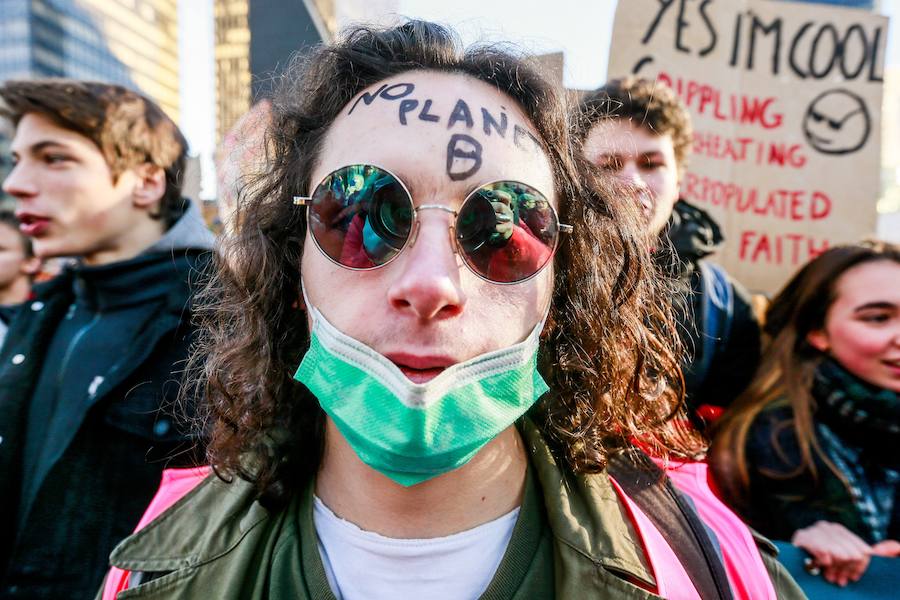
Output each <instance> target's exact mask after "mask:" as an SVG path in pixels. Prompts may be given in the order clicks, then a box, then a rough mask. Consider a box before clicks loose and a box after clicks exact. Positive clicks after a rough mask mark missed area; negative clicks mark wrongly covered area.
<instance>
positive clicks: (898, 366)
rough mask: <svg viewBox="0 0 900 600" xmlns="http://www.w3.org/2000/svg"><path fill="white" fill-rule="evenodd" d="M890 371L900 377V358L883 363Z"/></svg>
mask: <svg viewBox="0 0 900 600" xmlns="http://www.w3.org/2000/svg"><path fill="white" fill-rule="evenodd" d="M881 362H882V364H884V365H885V366H886V367H887V368H888V369H890V370H891V371H893V372H894V375H900V358H898V359H896V360H883V361H881Z"/></svg>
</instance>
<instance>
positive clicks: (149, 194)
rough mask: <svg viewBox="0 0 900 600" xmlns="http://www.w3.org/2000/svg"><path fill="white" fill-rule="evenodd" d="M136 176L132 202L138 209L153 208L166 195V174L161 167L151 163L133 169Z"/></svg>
mask: <svg viewBox="0 0 900 600" xmlns="http://www.w3.org/2000/svg"><path fill="white" fill-rule="evenodd" d="M132 171H134V173H135V175H136V181H135V183H134V190H133V191H132V193H131V196H132V202H133V203H134V205H135V206H136V207H138V208H153V207H155V206H156V205H158V204H159V201H160V199H162V197H163V194H165V193H166V173H165V171H163V169H162V168H161V167H158V166H156V165H153V164H150V163H144V164H142V165H138V166H136V167H134V168H133V169H132Z"/></svg>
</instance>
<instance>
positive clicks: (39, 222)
mask: <svg viewBox="0 0 900 600" xmlns="http://www.w3.org/2000/svg"><path fill="white" fill-rule="evenodd" d="M16 218H17V219H18V220H19V231H21V232H22V233H24V234H25V235H27V236H28V237H40V236H42V235H43V234H44V233H46V232H47V228H49V227H50V219H49V218H48V217H45V216H43V215H37V214H34V213H27V212H19V213H16Z"/></svg>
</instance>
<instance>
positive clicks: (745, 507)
mask: <svg viewBox="0 0 900 600" xmlns="http://www.w3.org/2000/svg"><path fill="white" fill-rule="evenodd" d="M766 331H767V333H768V334H769V335H770V336H771V337H772V342H771V345H770V346H769V348H768V350H767V351H766V354H765V356H764V357H763V362H762V365H761V367H760V370H759V372H758V373H757V375H756V378H755V380H754V381H753V383H752V384H751V386H750V387H749V388H748V390H747V391H746V393H745V394H744V395H743V396H742V397H741V398H740V399H739V400H738V401H737V403H736V404H735V405H734V407H733V408H732V411H731V412H729V413H726V415H725V417H723V419H722V421H721V422H720V423H719V424H717V433H716V436H715V439H714V441H713V447H712V452H711V463H712V467H713V472H714V473H715V477H716V481H717V483H718V485H719V488H720V490H721V492H722V494H723V495H724V496H725V498H726V499H727V500H728V501H729V502H730V503H731V504H732V505H733V506H734V507H735V508H736V509H738V510H739V511H740V512H741V513H742V514H743V515H744V516H745V517H746V518H747V519H748V521H749V522H750V523H751V524H752V525H753V526H755V527H757V528H758V529H759V530H760V531H762V532H763V533H764V534H766V535H768V536H770V537H773V538H776V539H783V540H791V541H792V542H793V543H794V545H796V546H799V547H801V548H804V549H806V550H807V551H808V552H809V553H810V554H811V555H812V559H813V560H814V561H815V563H816V564H817V565H818V567H819V568H820V569H821V570H822V574H823V575H824V577H825V578H826V579H827V580H828V581H830V582H832V583H836V584H839V585H847V583H848V582H852V581H857V580H859V578H860V577H862V575H863V573H864V572H865V570H866V568H867V566H868V564H869V560H870V557H871V556H873V555H876V556H900V542H898V541H897V540H900V497H898V493H900V453H898V451H897V449H898V448H900V247H898V246H896V245H892V244H888V243H880V242H878V243H866V244H860V245H849V246H839V247H835V248H831V249H830V250H828V251H826V252H824V253H823V254H821V255H820V256H818V257H817V258H815V259H813V260H812V261H811V262H810V263H808V264H807V265H806V266H804V267H803V268H802V269H801V270H800V271H799V272H798V273H797V274H796V275H795V276H794V277H793V279H791V281H790V282H789V283H788V284H787V285H786V286H785V287H784V289H782V290H781V292H780V293H779V294H778V295H777V296H776V297H775V299H774V300H773V301H772V304H771V305H770V307H769V309H768V312H767V315H766Z"/></svg>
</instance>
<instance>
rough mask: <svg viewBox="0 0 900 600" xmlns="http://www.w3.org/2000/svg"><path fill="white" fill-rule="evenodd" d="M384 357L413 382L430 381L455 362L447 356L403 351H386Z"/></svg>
mask: <svg viewBox="0 0 900 600" xmlns="http://www.w3.org/2000/svg"><path fill="white" fill-rule="evenodd" d="M385 357H387V359H388V360H390V361H391V362H392V363H394V364H395V365H397V367H398V368H399V369H400V371H401V372H402V373H403V374H404V375H405V376H406V378H407V379H409V380H410V381H412V382H413V383H425V382H428V381H431V380H432V379H434V378H435V377H437V376H438V375H440V374H441V373H442V372H443V371H444V369H446V368H447V367H449V366H451V365H454V364H456V362H457V361H456V360H454V359H453V358H450V357H448V356H418V355H415V354H408V353H404V352H392V353H388V354H385Z"/></svg>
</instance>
